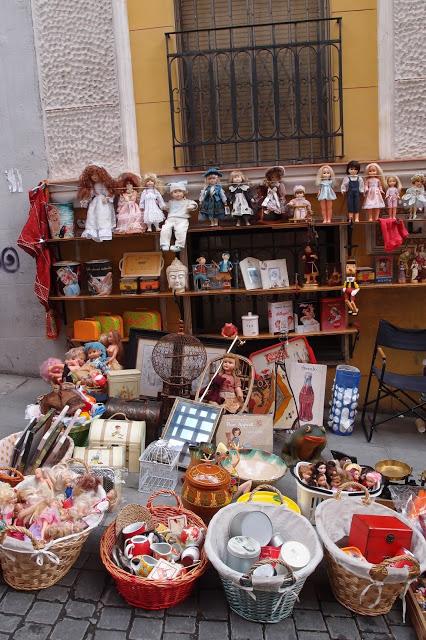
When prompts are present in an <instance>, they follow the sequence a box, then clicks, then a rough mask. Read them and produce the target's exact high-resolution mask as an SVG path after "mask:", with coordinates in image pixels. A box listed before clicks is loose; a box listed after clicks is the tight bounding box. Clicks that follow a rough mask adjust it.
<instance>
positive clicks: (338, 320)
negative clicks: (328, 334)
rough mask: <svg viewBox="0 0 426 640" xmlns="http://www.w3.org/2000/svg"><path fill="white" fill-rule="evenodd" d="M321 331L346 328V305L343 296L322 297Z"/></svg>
mask: <svg viewBox="0 0 426 640" xmlns="http://www.w3.org/2000/svg"><path fill="white" fill-rule="evenodd" d="M320 305H321V331H339V330H341V329H346V327H347V318H346V307H345V301H344V300H343V298H322V299H321V302H320Z"/></svg>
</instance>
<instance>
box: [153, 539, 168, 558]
mask: <svg viewBox="0 0 426 640" xmlns="http://www.w3.org/2000/svg"><path fill="white" fill-rule="evenodd" d="M151 551H152V555H153V556H154V558H155V559H156V560H160V559H161V558H163V559H164V560H171V559H172V557H173V554H172V545H171V544H169V543H168V542H153V543H152V544H151Z"/></svg>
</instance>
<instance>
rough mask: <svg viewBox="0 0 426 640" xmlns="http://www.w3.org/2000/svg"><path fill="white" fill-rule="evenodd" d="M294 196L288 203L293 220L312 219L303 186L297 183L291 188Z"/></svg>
mask: <svg viewBox="0 0 426 640" xmlns="http://www.w3.org/2000/svg"><path fill="white" fill-rule="evenodd" d="M293 195H294V198H293V199H292V200H290V202H289V203H288V205H287V206H288V207H289V209H291V210H292V211H293V218H292V219H293V220H294V221H299V220H308V221H310V220H312V207H311V203H310V202H309V200H307V199H306V198H305V187H304V186H302V185H301V184H297V185H296V186H295V187H294V189H293Z"/></svg>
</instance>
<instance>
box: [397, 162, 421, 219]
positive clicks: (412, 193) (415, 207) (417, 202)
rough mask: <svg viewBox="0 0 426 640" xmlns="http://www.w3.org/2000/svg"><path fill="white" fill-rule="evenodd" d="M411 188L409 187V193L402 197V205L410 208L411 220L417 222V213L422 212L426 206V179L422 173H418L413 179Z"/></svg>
mask: <svg viewBox="0 0 426 640" xmlns="http://www.w3.org/2000/svg"><path fill="white" fill-rule="evenodd" d="M411 184H412V186H411V187H408V189H407V191H406V192H405V193H404V195H403V196H402V204H403V206H404V207H406V208H408V211H409V219H410V220H415V219H416V218H417V212H419V211H420V212H422V211H423V210H424V208H425V204H426V196H425V188H424V184H425V177H424V175H423V174H422V173H416V174H414V176H412V178H411Z"/></svg>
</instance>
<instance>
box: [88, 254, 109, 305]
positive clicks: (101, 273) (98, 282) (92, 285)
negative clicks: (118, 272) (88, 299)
mask: <svg viewBox="0 0 426 640" xmlns="http://www.w3.org/2000/svg"><path fill="white" fill-rule="evenodd" d="M84 266H85V267H86V273H87V288H88V290H89V294H90V295H91V296H109V295H110V294H111V292H112V262H111V260H106V259H103V260H89V262H85V264H84Z"/></svg>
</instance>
